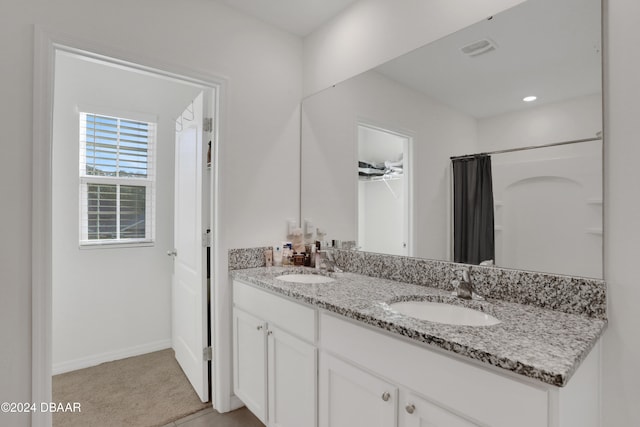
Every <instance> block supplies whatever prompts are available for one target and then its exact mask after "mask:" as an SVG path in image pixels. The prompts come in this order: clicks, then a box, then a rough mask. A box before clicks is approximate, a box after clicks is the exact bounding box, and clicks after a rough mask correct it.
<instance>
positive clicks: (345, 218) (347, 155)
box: [301, 72, 477, 259]
mask: <svg viewBox="0 0 640 427" xmlns="http://www.w3.org/2000/svg"><path fill="white" fill-rule="evenodd" d="M302 110H303V114H302V123H303V125H302V141H303V147H302V188H303V189H304V193H303V194H302V201H301V205H302V217H303V218H311V219H313V220H314V222H315V223H316V224H317V226H318V227H320V228H323V229H325V230H326V232H327V237H328V238H333V239H341V240H356V238H357V236H356V233H357V230H358V227H357V219H358V218H357V215H358V214H357V207H358V206H357V205H358V194H357V191H358V187H357V183H358V180H357V168H356V165H357V160H358V157H357V156H358V150H357V141H358V128H357V124H358V122H359V121H363V122H364V123H366V124H369V125H375V126H379V127H381V128H384V129H388V130H391V131H396V132H399V133H402V134H404V135H408V136H411V137H413V152H412V158H410V159H409V161H410V162H411V164H410V165H409V166H410V167H412V168H413V169H412V170H413V172H412V175H413V182H414V183H415V184H416V185H415V188H414V190H413V193H412V194H413V197H412V200H413V201H414V202H413V203H414V214H415V221H414V223H415V225H414V230H415V233H413V235H414V237H415V240H414V249H415V255H416V256H419V257H424V258H432V259H445V258H447V257H448V249H447V246H446V244H444V243H443V242H446V241H447V237H448V222H449V221H448V219H447V218H448V215H447V209H448V197H449V156H451V155H452V154H451V153H458V152H462V153H469V152H475V151H476V149H477V148H476V123H475V119H474V118H472V117H470V116H467V115H465V114H462V113H459V112H456V111H454V110H452V109H451V108H449V107H446V106H444V105H442V104H439V103H437V102H435V101H433V100H431V99H430V98H427V97H426V96H424V95H421V94H419V93H416V92H415V91H413V90H410V89H408V88H406V87H405V86H402V85H399V84H398V83H395V82H393V81H391V80H389V79H388V78H386V77H384V76H382V75H381V74H379V73H376V72H367V73H364V74H362V75H360V76H357V77H355V78H352V79H349V80H348V81H345V82H343V83H340V84H338V85H336V87H334V88H330V89H327V90H325V91H323V92H320V93H318V94H315V95H314V96H312V97H309V98H307V99H305V101H304V103H303V107H302ZM443 141H446V144H445V143H443ZM420 183H428V185H420Z"/></svg>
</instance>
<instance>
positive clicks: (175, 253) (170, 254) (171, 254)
mask: <svg viewBox="0 0 640 427" xmlns="http://www.w3.org/2000/svg"><path fill="white" fill-rule="evenodd" d="M167 255H169V256H177V255H178V251H177V250H175V249H174V250H172V251H167Z"/></svg>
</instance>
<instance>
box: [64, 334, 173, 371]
mask: <svg viewBox="0 0 640 427" xmlns="http://www.w3.org/2000/svg"><path fill="white" fill-rule="evenodd" d="M170 347H171V340H170V339H168V340H160V341H155V342H150V343H147V344H142V345H137V346H134V347H129V348H123V349H120V350H115V351H109V352H106V353H100V354H95V355H92V356H87V357H81V358H79V359H74V360H69V361H67V362H59V363H54V364H53V367H52V374H53V375H58V374H63V373H65V372H70V371H76V370H78V369H83V368H89V367H91V366H96V365H99V364H101V363H105V362H112V361H114V360H120V359H124V358H127V357H132V356H139V355H141V354H146V353H151V352H153V351H159V350H164V349H165V348H170Z"/></svg>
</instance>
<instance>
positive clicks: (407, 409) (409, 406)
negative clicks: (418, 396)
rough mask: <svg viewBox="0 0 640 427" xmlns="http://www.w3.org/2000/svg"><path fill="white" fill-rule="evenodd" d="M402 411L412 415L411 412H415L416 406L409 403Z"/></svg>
mask: <svg viewBox="0 0 640 427" xmlns="http://www.w3.org/2000/svg"><path fill="white" fill-rule="evenodd" d="M404 409H406V411H407V412H408V413H410V414H413V412H414V411H415V410H416V405H414V404H413V403H409V404H408V405H407V406H406V407H405V408H404Z"/></svg>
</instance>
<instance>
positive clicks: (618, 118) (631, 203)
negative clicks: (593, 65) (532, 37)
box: [602, 0, 640, 426]
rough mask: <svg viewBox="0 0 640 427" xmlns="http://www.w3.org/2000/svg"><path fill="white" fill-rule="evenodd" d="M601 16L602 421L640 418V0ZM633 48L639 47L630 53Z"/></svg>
mask: <svg viewBox="0 0 640 427" xmlns="http://www.w3.org/2000/svg"><path fill="white" fill-rule="evenodd" d="M606 3H607V4H608V17H607V18H606V19H605V21H604V22H605V28H606V33H605V34H607V39H606V43H605V49H604V53H605V60H606V61H605V192H604V194H605V246H604V247H605V265H604V268H605V279H606V281H607V285H608V293H607V297H608V301H609V304H608V316H609V322H610V323H609V328H608V330H607V332H606V333H605V336H604V353H603V359H604V363H603V364H604V366H603V371H602V377H603V383H604V387H603V404H604V405H603V411H604V422H603V424H602V425H603V426H632V425H639V424H640V406H638V402H640V370H638V369H637V366H638V360H640V334H638V324H639V320H638V319H639V317H638V301H640V286H638V274H637V268H635V266H637V264H638V248H640V198H638V197H637V195H638V183H640V168H638V167H637V159H639V158H640V144H638V137H639V136H640V121H639V120H638V118H639V117H640V106H639V105H638V97H640V57H639V56H638V54H637V46H638V45H639V44H640V29H639V27H638V17H639V16H640V2H638V1H636V0H610V1H607V2H606ZM632 52H636V53H632Z"/></svg>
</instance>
